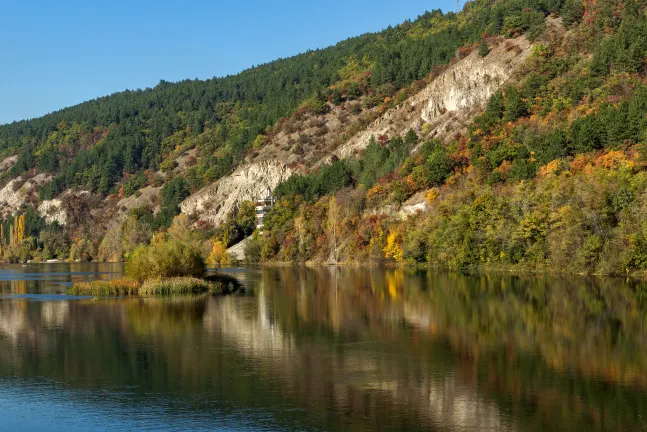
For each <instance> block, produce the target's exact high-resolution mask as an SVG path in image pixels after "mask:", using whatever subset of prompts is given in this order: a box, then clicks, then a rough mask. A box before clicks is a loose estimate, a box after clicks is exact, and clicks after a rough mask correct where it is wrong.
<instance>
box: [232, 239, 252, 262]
mask: <svg viewBox="0 0 647 432" xmlns="http://www.w3.org/2000/svg"><path fill="white" fill-rule="evenodd" d="M250 239H251V237H247V238H246V239H244V240H243V241H241V242H239V243H236V244H235V245H233V246H232V247H230V248H229V249H227V253H228V254H229V256H230V257H231V258H232V259H233V260H235V261H244V260H245V246H246V245H247V242H248V241H249V240H250Z"/></svg>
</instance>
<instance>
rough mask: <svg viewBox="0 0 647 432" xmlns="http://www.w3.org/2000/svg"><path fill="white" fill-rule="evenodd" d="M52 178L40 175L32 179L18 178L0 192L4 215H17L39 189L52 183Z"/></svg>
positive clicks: (1, 207)
mask: <svg viewBox="0 0 647 432" xmlns="http://www.w3.org/2000/svg"><path fill="white" fill-rule="evenodd" d="M51 179H52V176H51V175H48V174H38V175H36V176H34V177H32V178H30V179H27V180H23V177H16V178H15V179H13V180H11V181H10V182H9V183H7V184H6V185H5V187H3V188H2V190H0V209H2V213H3V214H5V215H6V214H9V213H10V214H15V213H17V212H18V210H19V209H20V207H22V206H23V205H24V204H27V203H28V202H29V200H30V198H31V197H33V196H34V195H35V194H36V192H37V191H38V188H39V187H40V186H41V185H43V184H45V183H47V182H49V181H51Z"/></svg>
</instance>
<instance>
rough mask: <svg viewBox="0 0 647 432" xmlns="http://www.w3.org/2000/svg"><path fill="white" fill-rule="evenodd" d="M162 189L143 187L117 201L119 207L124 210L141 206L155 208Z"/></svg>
mask: <svg viewBox="0 0 647 432" xmlns="http://www.w3.org/2000/svg"><path fill="white" fill-rule="evenodd" d="M161 190H162V188H161V187H152V186H148V187H145V188H142V189H140V190H138V191H137V192H136V193H134V194H133V195H131V196H129V197H125V198H122V199H121V200H120V201H119V202H118V203H117V209H119V210H120V211H121V209H124V212H127V211H129V210H132V209H136V208H140V207H150V208H151V209H155V207H156V206H157V204H158V201H159V194H160V191H161Z"/></svg>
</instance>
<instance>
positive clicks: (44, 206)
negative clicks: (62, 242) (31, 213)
mask: <svg viewBox="0 0 647 432" xmlns="http://www.w3.org/2000/svg"><path fill="white" fill-rule="evenodd" d="M38 213H39V214H40V215H41V217H43V218H45V222H47V223H48V224H50V223H54V222H57V223H58V224H59V225H65V223H66V222H67V215H66V214H65V209H63V201H61V200H60V199H53V200H47V201H42V202H41V203H40V205H39V206H38Z"/></svg>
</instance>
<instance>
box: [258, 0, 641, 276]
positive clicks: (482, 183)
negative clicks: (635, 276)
mask: <svg viewBox="0 0 647 432" xmlns="http://www.w3.org/2000/svg"><path fill="white" fill-rule="evenodd" d="M503 3H507V4H513V3H516V4H519V3H518V2H503ZM537 4H539V2H527V4H526V5H525V6H527V7H532V5H535V7H536V5H537ZM473 6H475V5H473ZM556 6H560V8H559V11H558V12H556V13H555V14H554V15H553V16H559V17H560V18H561V22H562V24H563V25H564V27H565V28H564V32H563V34H562V35H561V36H560V37H552V38H551V37H545V35H544V37H542V36H541V31H540V32H539V33H538V34H537V36H536V37H538V38H539V40H536V42H537V43H536V44H535V45H534V48H533V54H532V55H531V56H530V58H529V59H528V60H527V62H526V64H525V65H524V66H523V67H522V70H520V71H519V72H518V74H517V78H518V79H517V80H516V81H515V82H514V83H511V84H510V85H508V86H507V87H505V88H503V89H502V90H501V91H499V92H497V93H495V94H494V95H493V96H492V97H491V99H490V101H489V103H488V105H487V109H486V110H485V112H484V113H483V114H482V115H479V116H477V117H476V118H475V119H474V120H473V124H472V126H471V128H470V130H469V131H467V132H466V133H464V134H458V135H457V136H455V137H454V139H452V140H449V141H448V142H440V141H434V140H428V139H419V138H418V137H419V136H421V135H422V134H421V133H420V131H411V133H410V134H407V136H406V137H397V136H395V137H394V136H390V137H376V140H375V141H373V142H372V143H371V144H370V145H369V147H368V148H367V149H366V151H365V152H364V154H363V155H362V156H361V157H360V158H359V159H349V160H340V161H336V162H334V163H333V165H331V166H330V167H326V168H325V170H324V169H322V170H319V171H318V172H313V173H312V174H309V175H305V176H300V177H293V178H292V179H290V180H288V181H287V182H285V183H284V184H282V185H280V186H279V187H278V188H277V191H276V192H277V194H278V195H279V196H280V197H281V200H280V201H279V205H278V206H277V207H276V208H275V210H274V211H273V213H272V215H271V217H270V218H269V226H270V227H271V230H270V233H269V234H267V233H266V234H265V235H264V236H257V237H255V240H254V241H252V242H250V244H249V245H248V252H249V254H250V256H254V257H256V258H257V259H260V260H279V261H285V260H287V261H291V260H296V261H308V260H314V261H320V262H331V261H347V262H367V261H373V262H385V261H386V262H389V261H391V262H395V263H410V264H425V265H435V266H440V267H447V268H451V269H476V268H490V269H512V270H524V271H527V270H531V271H545V270H549V271H566V272H578V273H580V272H581V273H613V274H620V273H622V274H625V273H642V272H644V271H645V270H647V231H646V230H645V228H646V227H647V216H645V214H646V213H645V209H647V194H646V193H645V192H646V191H645V189H646V187H647V172H646V171H645V166H646V162H647V159H646V157H647V148H646V147H645V140H646V139H647V136H646V133H645V132H646V131H647V82H646V80H645V73H646V72H647V69H646V59H647V19H646V7H645V6H646V3H645V2H643V1H634V0H627V1H624V2H616V1H596V2H592V1H586V2H579V1H575V2H564V3H563V4H561V5H556ZM556 10H557V8H556ZM525 13H531V12H529V9H525V12H524V14H525ZM514 20H516V18H511V17H506V18H505V20H504V22H506V23H507V24H508V25H510V22H511V21H514ZM520 31H521V30H520ZM529 31H532V29H529ZM479 51H481V52H482V54H483V55H486V54H487V51H488V48H487V47H484V46H483V44H481V46H480V48H479ZM377 138H380V139H379V140H377ZM403 147H404V148H405V150H404V151H403V150H402V148H403ZM414 147H416V148H417V150H416V151H415V152H414V153H412V154H411V155H409V153H408V151H407V149H410V148H414ZM333 170H334V172H335V173H338V174H336V175H335V174H331V172H332V171H333ZM331 178H334V179H337V180H331Z"/></svg>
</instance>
